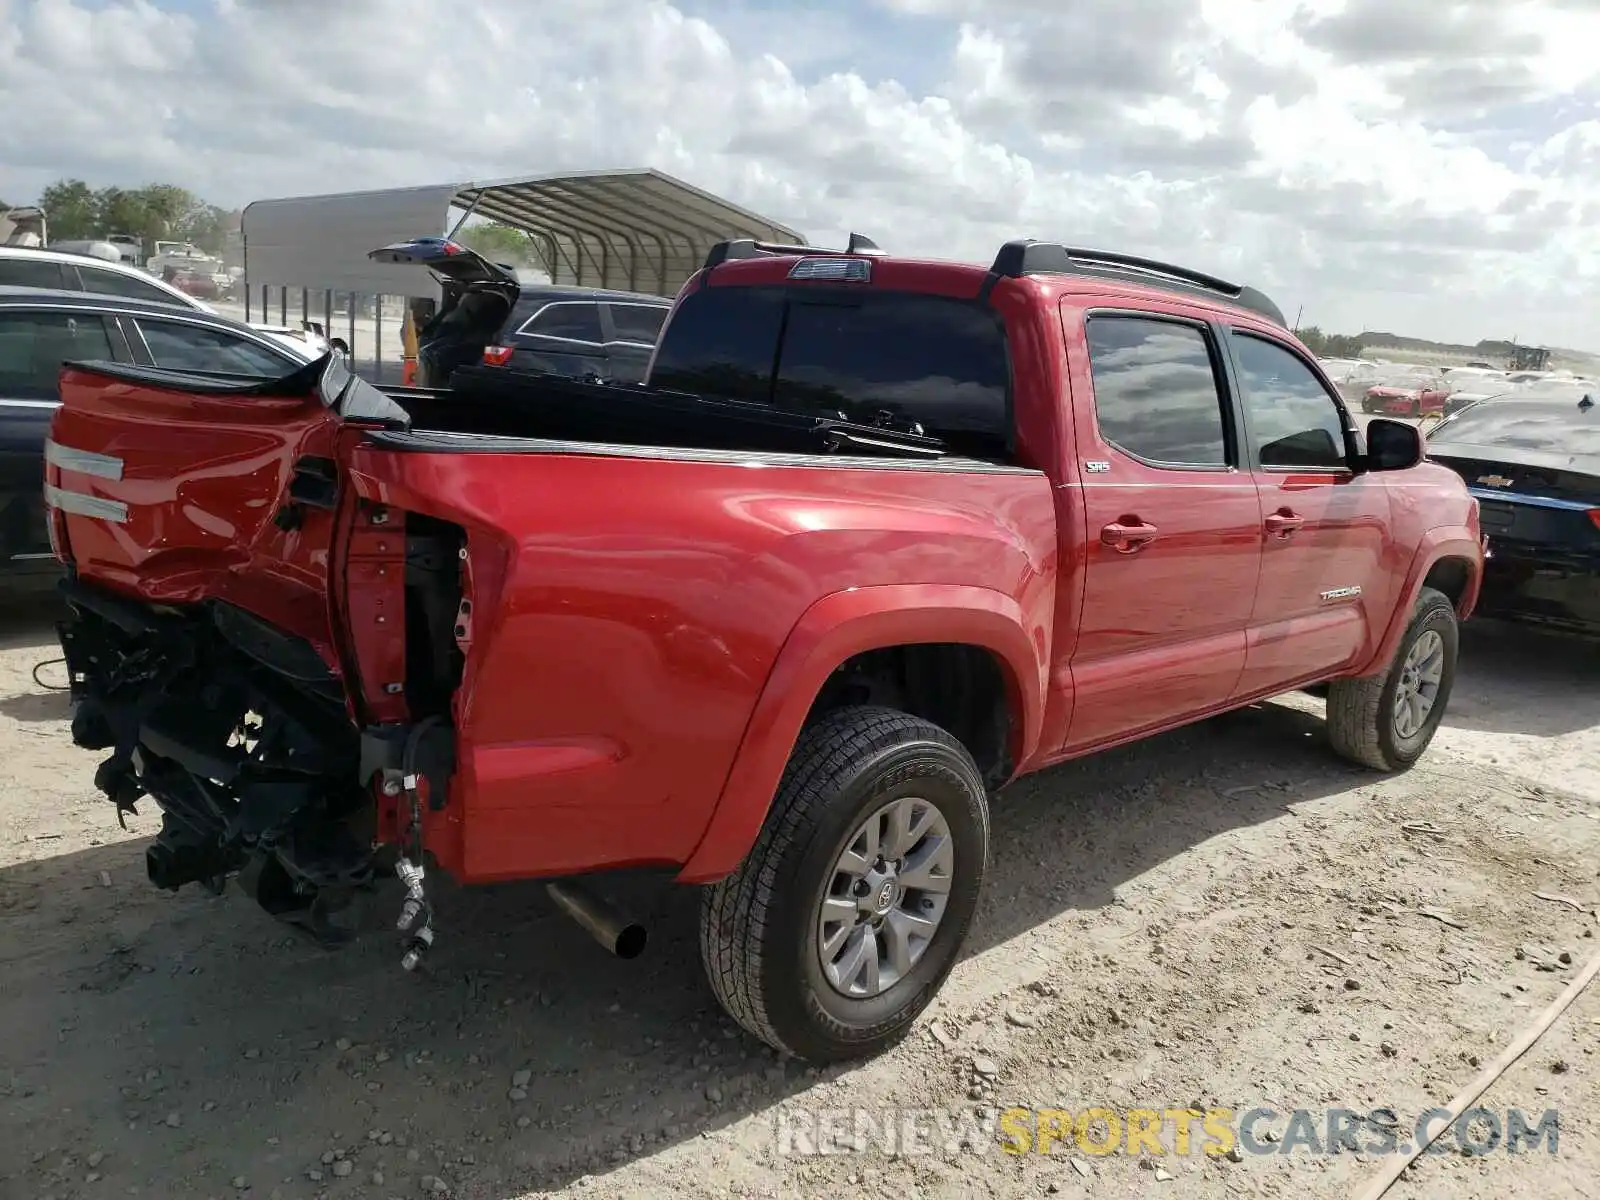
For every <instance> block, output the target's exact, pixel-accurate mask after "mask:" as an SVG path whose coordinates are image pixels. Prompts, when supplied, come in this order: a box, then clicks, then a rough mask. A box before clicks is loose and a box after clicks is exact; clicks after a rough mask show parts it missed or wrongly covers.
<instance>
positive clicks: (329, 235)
mask: <svg viewBox="0 0 1600 1200" xmlns="http://www.w3.org/2000/svg"><path fill="white" fill-rule="evenodd" d="M475 218H483V219H486V220H492V221H499V222H501V223H503V224H506V225H510V226H512V227H514V228H517V229H520V230H522V231H523V232H525V233H527V234H529V235H530V237H531V238H532V239H533V241H534V244H535V245H536V246H537V247H538V248H539V252H540V257H541V258H542V259H543V261H542V263H541V264H540V265H541V266H542V267H543V269H544V271H545V273H546V274H547V275H548V276H549V277H550V280H551V282H553V283H561V284H575V285H577V286H580V287H605V288H617V289H621V290H625V291H635V292H649V293H654V294H656V295H661V296H671V295H673V294H675V293H676V292H677V290H678V289H679V288H680V287H682V286H683V283H684V281H685V280H687V279H688V278H689V276H690V275H692V274H693V273H694V272H695V270H696V269H697V268H698V267H699V266H700V263H701V262H702V261H704V259H705V256H706V253H707V252H708V251H709V250H710V249H711V247H712V246H713V245H715V244H716V243H717V242H719V241H722V240H724V239H726V238H741V237H748V238H755V239H757V240H760V241H779V242H786V243H791V244H796V245H805V244H806V241H805V239H804V238H803V237H802V236H801V235H800V234H799V233H798V232H797V231H795V230H793V229H789V228H787V227H786V226H784V225H780V224H779V223H778V222H776V221H772V220H769V219H768V218H766V217H763V216H759V215H758V214H756V213H753V212H750V211H749V210H748V209H744V208H740V207H739V206H738V205H736V204H732V203H730V202H729V201H727V200H723V199H721V198H720V197H718V196H713V195H712V194H711V193H710V192H706V191H702V190H701V189H699V188H697V187H694V186H693V185H691V184H687V183H684V182H683V181H682V180H681V179H674V178H673V177H672V176H670V175H667V174H665V173H664V172H661V171H657V170H654V169H652V168H638V169H634V170H625V171H584V172H580V173H577V174H570V175H534V176H527V177H524V178H520V179H501V180H495V181H492V182H485V183H477V182H469V183H439V184H427V185H423V186H420V187H405V188H386V189H382V190H377V191H366V192H339V193H333V194H330V195H322V196H294V197H287V198H283V199H276V200H257V201H255V202H253V203H251V204H249V205H247V206H246V207H245V210H244V213H243V215H242V218H241V222H240V233H241V235H242V240H243V242H244V269H245V280H244V282H245V314H244V315H245V319H246V320H256V321H272V320H273V319H274V318H276V319H277V320H278V321H279V322H280V323H283V324H289V323H290V318H291V316H292V315H295V316H297V318H298V319H299V320H301V321H321V322H322V323H323V324H324V325H325V326H326V327H327V329H328V332H329V333H330V334H334V333H339V334H344V333H345V330H343V329H338V328H336V327H335V323H334V316H335V312H336V310H339V309H347V315H348V324H349V329H348V341H349V345H350V347H351V349H352V352H353V355H354V358H355V359H356V362H357V369H358V370H361V371H362V373H363V374H369V373H370V374H371V375H372V377H374V378H381V377H382V376H383V375H384V374H385V373H386V371H387V367H388V365H389V364H388V363H387V360H388V358H389V356H387V355H385V353H384V349H383V323H384V316H385V307H386V305H385V304H384V303H383V302H382V298H383V297H396V298H398V297H410V298H419V299H435V300H436V299H438V298H439V295H440V293H439V289H438V286H437V285H436V284H435V283H434V282H433V280H432V278H431V277H430V276H429V274H428V273H427V272H426V271H420V270H417V269H416V268H415V267H410V266H405V265H400V264H393V263H375V262H372V261H371V260H370V259H368V258H367V252H368V251H369V250H373V249H375V248H377V247H379V246H385V245H389V244H390V243H392V242H400V241H408V240H410V239H411V238H415V237H420V236H437V235H439V234H453V233H455V232H456V231H457V230H458V229H460V227H461V226H462V225H463V224H464V223H466V222H468V221H470V220H473V219H475ZM274 300H275V301H276V304H274V303H273V301H274ZM387 307H388V308H389V310H390V312H389V315H390V317H391V319H393V320H395V321H396V323H397V326H398V321H399V319H400V318H399V313H398V311H397V310H395V308H394V306H393V305H392V304H391V305H389V306H387ZM274 309H275V310H276V311H274ZM358 309H359V310H361V313H360V315H361V325H362V328H361V329H360V330H359V331H358V322H357V317H358ZM369 323H370V328H367V326H368V325H369ZM358 332H359V333H365V334H369V335H370V338H371V346H372V351H371V357H370V358H369V357H368V355H367V353H366V351H365V347H364V346H363V347H362V349H360V350H357V346H358V343H365V342H367V340H368V339H367V338H366V337H361V336H358ZM396 335H397V336H396V337H395V338H394V345H398V344H399V339H398V328H396ZM368 368H370V371H369V370H368Z"/></svg>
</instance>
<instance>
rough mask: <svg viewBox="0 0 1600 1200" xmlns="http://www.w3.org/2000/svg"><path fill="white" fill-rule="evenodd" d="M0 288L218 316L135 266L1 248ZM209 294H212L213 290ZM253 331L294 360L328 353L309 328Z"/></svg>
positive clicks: (200, 287)
mask: <svg viewBox="0 0 1600 1200" xmlns="http://www.w3.org/2000/svg"><path fill="white" fill-rule="evenodd" d="M0 287H30V288H45V289H47V290H52V291H55V290H65V291H69V292H78V291H82V292H93V293H95V294H97V295H101V296H125V297H127V298H129V299H131V300H146V301H149V302H150V303H151V304H176V305H178V306H179V307H182V308H187V309H189V310H191V311H193V312H202V313H209V314H210V315H212V316H216V315H217V312H216V310H215V309H214V308H212V307H211V306H210V305H209V304H207V303H206V302H205V301H204V300H202V299H200V298H199V296H196V295H191V294H190V293H189V292H187V291H185V290H184V289H183V288H182V287H176V286H174V285H173V284H171V283H168V282H166V281H165V280H162V279H157V278H155V277H153V276H151V275H150V274H148V273H147V272H145V271H142V270H139V269H138V268H137V267H130V266H125V265H124V264H123V263H120V262H108V261H106V260H104V259H100V258H91V257H89V256H87V255H82V254H71V253H65V252H58V251H54V250H36V249H31V248H26V247H13V246H0ZM195 290H196V291H204V290H205V288H204V285H202V284H196V285H195ZM210 294H211V295H213V296H214V295H215V289H214V287H213V289H212V291H211V292H210ZM252 327H253V328H254V329H256V330H257V331H258V332H260V333H264V334H267V335H268V336H269V337H271V338H272V339H273V340H274V341H277V342H280V343H283V344H284V347H285V349H287V350H289V352H290V353H291V355H293V356H294V357H296V358H304V357H307V356H308V355H309V356H310V357H313V358H314V357H316V356H317V355H318V354H320V353H322V351H324V350H326V349H327V348H328V343H327V340H326V339H325V338H324V337H323V336H322V335H321V334H318V333H316V332H314V331H312V330H310V329H286V328H284V327H283V326H281V325H270V324H265V323H262V324H256V325H253V326H252Z"/></svg>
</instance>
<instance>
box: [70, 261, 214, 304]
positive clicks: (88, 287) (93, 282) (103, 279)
mask: <svg viewBox="0 0 1600 1200" xmlns="http://www.w3.org/2000/svg"><path fill="white" fill-rule="evenodd" d="M78 274H79V275H81V276H82V277H83V290H84V291H86V292H95V293H96V294H98V295H101V296H126V297H128V298H129V299H130V300H150V301H153V302H154V303H156V304H177V305H183V301H182V300H181V299H179V298H178V297H177V296H174V295H173V294H172V293H171V292H167V291H163V290H162V289H161V288H158V287H157V286H156V285H155V284H153V283H146V282H145V281H144V280H142V279H134V278H132V277H131V276H128V275H121V274H118V273H117V272H116V271H101V270H97V269H96V268H94V267H85V266H79V267H78ZM185 307H187V306H185Z"/></svg>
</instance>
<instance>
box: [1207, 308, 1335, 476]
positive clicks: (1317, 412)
mask: <svg viewBox="0 0 1600 1200" xmlns="http://www.w3.org/2000/svg"><path fill="white" fill-rule="evenodd" d="M1233 355H1234V361H1235V362H1236V363H1237V364H1238V368H1239V386H1240V388H1241V390H1242V391H1243V392H1244V404H1245V411H1246V413H1247V414H1248V416H1249V421H1250V433H1251V437H1252V438H1253V440H1254V441H1255V443H1256V445H1257V446H1258V447H1259V452H1260V455H1261V465H1262V466H1263V467H1269V468H1270V467H1288V468H1294V467H1323V468H1327V467H1332V468H1343V467H1345V466H1346V465H1347V463H1346V460H1345V449H1344V422H1343V419H1342V418H1341V416H1340V413H1339V408H1338V406H1337V405H1336V404H1335V403H1334V400H1333V397H1332V396H1330V395H1328V390H1327V389H1326V388H1325V387H1323V386H1322V384H1321V382H1320V381H1319V380H1318V379H1317V377H1316V376H1315V375H1313V374H1312V373H1311V369H1310V368H1309V367H1307V366H1306V365H1305V363H1303V362H1302V361H1301V360H1300V358H1299V356H1298V355H1295V354H1293V353H1291V352H1290V351H1288V350H1285V349H1284V348H1283V347H1282V346H1276V345H1273V343H1271V342H1269V341H1267V340H1266V339H1265V338H1259V337H1252V336H1250V335H1249V334H1245V333H1235V334H1234V335H1233Z"/></svg>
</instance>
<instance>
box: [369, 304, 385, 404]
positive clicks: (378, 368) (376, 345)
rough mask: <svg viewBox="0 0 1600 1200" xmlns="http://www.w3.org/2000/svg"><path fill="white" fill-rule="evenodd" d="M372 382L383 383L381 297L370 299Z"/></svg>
mask: <svg viewBox="0 0 1600 1200" xmlns="http://www.w3.org/2000/svg"><path fill="white" fill-rule="evenodd" d="M372 357H373V363H374V366H373V371H372V382H373V383H381V382H383V296H382V295H378V296H374V297H373V298H372Z"/></svg>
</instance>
